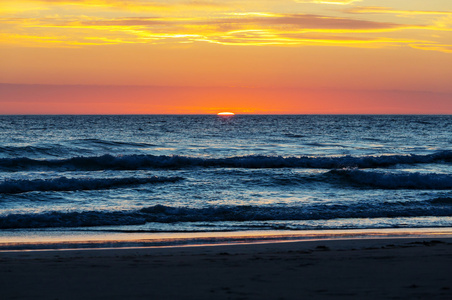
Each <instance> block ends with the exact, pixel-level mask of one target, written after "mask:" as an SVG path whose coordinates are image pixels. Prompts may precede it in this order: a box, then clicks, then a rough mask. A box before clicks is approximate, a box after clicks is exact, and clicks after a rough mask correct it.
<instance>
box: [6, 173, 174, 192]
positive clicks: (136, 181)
mask: <svg viewBox="0 0 452 300" xmlns="http://www.w3.org/2000/svg"><path fill="white" fill-rule="evenodd" d="M182 179H183V178H182V177H157V176H153V177H145V178H135V177H127V178H102V179H100V178H66V177H58V178H52V179H34V180H25V179H24V180H5V181H3V182H1V183H0V194H18V193H26V192H34V191H40V192H45V191H78V190H103V189H111V188H119V187H123V186H128V185H140V184H147V183H161V182H176V181H179V180H182Z"/></svg>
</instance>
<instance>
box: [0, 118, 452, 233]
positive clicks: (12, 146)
mask: <svg viewBox="0 0 452 300" xmlns="http://www.w3.org/2000/svg"><path fill="white" fill-rule="evenodd" d="M451 132H452V116H447V115H438V116H422V115H416V116H395V115H394V116H393V115H386V116H382V115H362V116H357V115H259V116H258V115H235V116H215V115H185V116H175V115H142V116H69V115H68V116H0V239H1V238H2V237H6V236H11V235H17V234H20V235H28V234H31V233H33V232H34V233H35V232H58V233H67V232H80V231H82V232H85V233H86V232H96V233H99V232H100V233H102V232H105V233H108V232H118V233H127V232H144V233H146V232H149V233H184V232H191V233H208V232H241V231H250V230H252V231H259V232H260V231H261V232H266V231H272V232H274V231H276V232H279V231H281V232H283V231H285V230H291V231H300V232H303V231H309V230H338V229H339V230H340V229H353V230H355V229H391V228H406V229H415V228H449V227H452V226H451V225H452V134H451Z"/></svg>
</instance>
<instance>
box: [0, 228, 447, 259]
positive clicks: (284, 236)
mask: <svg viewBox="0 0 452 300" xmlns="http://www.w3.org/2000/svg"><path fill="white" fill-rule="evenodd" d="M405 238H430V239H435V238H452V227H444V228H374V229H346V230H344V229H335V230H304V231H277V230H272V231H232V232H188V233H187V232H186V233H182V232H173V233H171V232H167V233H149V232H116V233H115V232H105V231H103V232H89V231H88V232H87V231H71V230H67V231H49V230H44V231H9V232H2V235H0V253H1V252H9V251H40V250H43V251H44V250H45V251H51V250H59V251H63V250H78V249H87V250H89V249H105V250H107V249H134V248H136V249H138V248H178V247H191V246H193V247H201V246H216V245H243V244H262V243H270V244H271V243H283V242H307V241H330V240H331V241H334V240H359V239H405Z"/></svg>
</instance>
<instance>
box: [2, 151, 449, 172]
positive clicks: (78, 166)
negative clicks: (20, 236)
mask: <svg viewBox="0 0 452 300" xmlns="http://www.w3.org/2000/svg"><path fill="white" fill-rule="evenodd" d="M451 161H452V151H450V150H449V151H440V152H437V153H433V154H427V155H416V154H411V155H384V156H341V157H310V156H299V157H295V156H292V157H284V156H265V155H248V156H233V157H226V158H201V157H191V156H181V155H172V156H167V155H160V156H156V155H123V156H113V155H102V156H92V157H72V158H68V159H42V160H39V159H31V158H26V157H21V158H2V159H0V170H2V171H16V170H28V169H36V168H41V169H42V168H50V169H54V168H57V169H63V170H139V169H153V168H165V169H167V168H174V169H180V168H187V167H225V168H317V169H341V168H376V167H388V166H393V165H397V164H418V163H436V162H451Z"/></svg>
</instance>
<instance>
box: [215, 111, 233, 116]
mask: <svg viewBox="0 0 452 300" xmlns="http://www.w3.org/2000/svg"><path fill="white" fill-rule="evenodd" d="M217 115H218V116H234V115H235V113H233V112H229V111H224V112H219V113H217Z"/></svg>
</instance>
